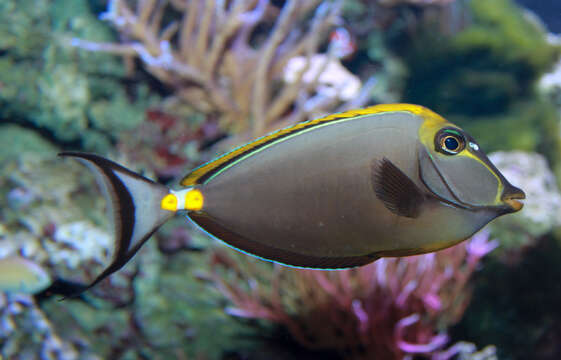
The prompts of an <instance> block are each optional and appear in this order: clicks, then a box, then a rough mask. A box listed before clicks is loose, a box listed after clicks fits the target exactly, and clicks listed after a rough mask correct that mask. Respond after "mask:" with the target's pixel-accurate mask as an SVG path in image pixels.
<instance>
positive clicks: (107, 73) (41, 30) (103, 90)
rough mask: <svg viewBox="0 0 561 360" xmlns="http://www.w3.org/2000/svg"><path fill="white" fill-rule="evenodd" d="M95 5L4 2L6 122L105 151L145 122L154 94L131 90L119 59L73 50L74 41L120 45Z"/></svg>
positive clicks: (1, 114) (1, 48) (0, 73)
mask: <svg viewBox="0 0 561 360" xmlns="http://www.w3.org/2000/svg"><path fill="white" fill-rule="evenodd" d="M90 6H91V4H90V3H89V2H88V1H84V0H81V1H72V2H67V1H60V0H57V1H47V0H39V1H32V0H23V1H15V0H8V1H2V2H1V3H0V52H1V54H2V56H0V86H1V91H0V119H5V120H9V121H12V122H16V123H22V124H26V125H32V126H35V127H39V128H41V129H44V130H45V131H47V132H49V133H50V134H52V137H53V139H54V140H55V141H58V142H63V143H64V142H66V143H68V142H75V143H77V144H79V145H80V146H81V147H82V148H84V149H88V150H96V151H101V152H106V151H107V150H108V149H109V148H110V145H111V142H112V141H114V140H115V139H116V138H117V137H118V134H119V133H120V132H121V131H124V130H130V129H132V128H134V127H135V126H136V125H138V124H139V123H140V122H141V121H142V119H143V118H144V111H145V109H146V107H147V106H148V105H149V104H150V103H152V102H153V99H155V98H156V97H155V95H148V93H147V91H146V86H145V85H138V86H136V85H132V86H129V85H127V86H128V87H127V86H125V85H126V83H127V81H125V79H126V70H125V67H124V65H123V63H122V61H121V60H120V59H119V58H116V57H114V56H111V55H108V54H103V53H89V52H84V51H81V50H79V49H76V48H73V47H72V46H70V42H71V39H72V38H75V37H79V38H86V39H89V40H93V41H100V42H103V41H113V40H114V35H113V33H112V32H111V30H110V29H109V28H108V27H107V26H106V25H105V24H104V23H103V22H101V21H100V20H98V19H97V18H96V17H95V14H93V13H92V11H91V9H90Z"/></svg>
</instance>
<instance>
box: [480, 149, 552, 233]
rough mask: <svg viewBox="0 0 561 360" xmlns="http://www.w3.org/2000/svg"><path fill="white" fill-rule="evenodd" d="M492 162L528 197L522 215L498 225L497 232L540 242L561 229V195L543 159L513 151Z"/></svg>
mask: <svg viewBox="0 0 561 360" xmlns="http://www.w3.org/2000/svg"><path fill="white" fill-rule="evenodd" d="M489 158H490V159H491V161H492V162H493V163H494V164H495V165H496V166H497V168H498V169H499V170H500V171H501V172H502V173H503V175H504V176H505V177H506V178H507V179H508V181H509V182H510V183H512V184H513V185H515V186H517V187H519V188H521V189H522V190H524V192H525V193H526V200H524V208H523V209H522V211H520V212H518V213H516V214H512V215H509V216H505V217H501V218H500V219H498V220H497V221H495V222H494V223H493V229H494V231H495V230H498V229H500V230H499V231H500V232H503V231H509V232H511V235H513V234H515V233H518V234H519V236H522V237H524V236H525V237H528V236H529V237H531V238H537V237H539V236H541V235H544V234H545V233H547V232H549V231H551V230H552V229H553V228H554V227H557V226H560V225H561V193H560V192H559V189H558V187H557V183H556V179H555V176H554V175H553V173H552V171H551V170H550V169H549V167H548V165H547V161H546V159H545V158H544V157H543V156H542V155H540V154H537V153H526V152H522V151H512V152H496V153H492V154H490V155H489ZM521 242H526V241H524V240H521ZM517 243H520V242H517Z"/></svg>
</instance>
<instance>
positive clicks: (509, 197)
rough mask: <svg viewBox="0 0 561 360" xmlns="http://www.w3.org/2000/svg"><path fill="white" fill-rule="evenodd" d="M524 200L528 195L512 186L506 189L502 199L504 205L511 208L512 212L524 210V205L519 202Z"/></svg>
mask: <svg viewBox="0 0 561 360" xmlns="http://www.w3.org/2000/svg"><path fill="white" fill-rule="evenodd" d="M523 199H526V194H525V193H524V191H522V190H520V189H519V188H517V187H515V186H512V185H511V186H509V187H508V188H507V189H505V192H504V193H503V196H502V198H501V200H502V201H503V203H505V204H506V205H508V206H509V207H510V210H511V212H517V211H520V210H522V208H523V207H524V203H523V202H522V201H519V200H523Z"/></svg>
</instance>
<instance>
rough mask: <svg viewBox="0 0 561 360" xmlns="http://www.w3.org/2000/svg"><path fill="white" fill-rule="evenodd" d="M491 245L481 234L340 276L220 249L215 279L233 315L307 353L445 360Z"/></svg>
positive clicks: (214, 267) (341, 272)
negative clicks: (261, 322) (278, 333)
mask: <svg viewBox="0 0 561 360" xmlns="http://www.w3.org/2000/svg"><path fill="white" fill-rule="evenodd" d="M494 246H495V242H494V241H489V234H488V233H487V232H481V233H479V234H477V235H475V236H474V238H473V239H472V240H470V241H468V242H466V243H462V244H459V245H457V246H455V247H452V248H450V249H447V250H444V251H441V252H438V253H431V254H426V255H420V256H411V257H405V258H387V259H380V260H378V261H376V262H375V263H373V264H371V265H367V266H363V267H361V268H357V269H350V270H341V271H317V270H300V269H292V268H286V267H281V266H279V265H275V266H273V267H270V266H267V265H268V264H264V263H258V262H253V261H251V260H247V257H239V258H233V257H230V256H229V255H226V254H225V253H224V252H223V251H216V253H215V254H214V257H213V262H212V264H211V268H212V273H211V275H210V276H211V279H212V280H213V282H214V283H215V284H216V286H217V288H218V289H219V290H220V291H221V292H222V293H223V294H224V295H225V297H226V298H228V299H229V301H230V302H231V305H230V306H229V307H228V308H227V311H228V313H229V314H231V315H233V316H240V317H244V318H253V319H265V320H268V321H270V322H273V323H275V324H277V325H279V326H282V327H284V328H285V329H286V330H288V332H289V333H290V334H291V336H292V338H293V339H294V340H295V341H297V342H298V343H300V344H301V345H303V346H305V347H308V348H310V349H323V350H327V349H329V350H336V351H338V352H340V353H341V354H344V357H345V358H349V359H368V358H370V357H369V356H370V355H372V354H376V358H377V359H396V358H403V357H404V356H406V355H408V354H418V355H424V356H426V357H431V356H434V357H437V356H440V357H442V356H443V355H442V354H444V353H443V352H440V351H441V350H442V349H443V347H444V346H445V345H446V343H447V342H448V336H447V335H446V333H445V330H446V327H447V326H449V325H451V324H453V323H455V322H456V321H458V320H459V318H460V317H461V315H462V314H463V312H464V310H465V308H466V306H467V304H468V302H469V298H470V296H469V294H470V291H469V287H468V280H469V279H470V277H471V275H472V274H473V272H474V271H475V269H476V265H477V264H478V263H479V260H480V259H481V257H482V256H484V255H485V254H487V253H488V252H489V251H491V250H492V249H494ZM234 259H236V260H234Z"/></svg>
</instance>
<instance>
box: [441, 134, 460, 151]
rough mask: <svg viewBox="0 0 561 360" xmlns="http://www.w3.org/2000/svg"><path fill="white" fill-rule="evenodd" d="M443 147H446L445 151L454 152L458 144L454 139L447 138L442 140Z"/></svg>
mask: <svg viewBox="0 0 561 360" xmlns="http://www.w3.org/2000/svg"><path fill="white" fill-rule="evenodd" d="M444 146H446V149H447V150H450V151H456V150H457V149H458V147H459V146H460V144H459V143H458V140H457V139H456V138H454V137H452V136H449V137H447V138H446V139H445V140H444Z"/></svg>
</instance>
